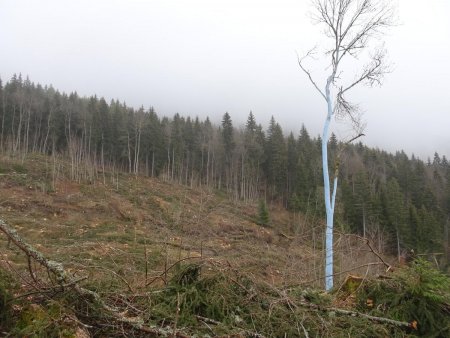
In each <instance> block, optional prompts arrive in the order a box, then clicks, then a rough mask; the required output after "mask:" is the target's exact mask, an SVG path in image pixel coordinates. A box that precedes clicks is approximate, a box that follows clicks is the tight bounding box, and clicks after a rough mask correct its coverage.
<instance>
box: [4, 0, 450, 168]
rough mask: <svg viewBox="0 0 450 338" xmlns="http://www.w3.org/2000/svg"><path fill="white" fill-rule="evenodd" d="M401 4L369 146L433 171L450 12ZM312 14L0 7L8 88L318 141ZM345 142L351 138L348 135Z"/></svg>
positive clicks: (272, 9)
mask: <svg viewBox="0 0 450 338" xmlns="http://www.w3.org/2000/svg"><path fill="white" fill-rule="evenodd" d="M393 1H394V0H393ZM395 1H396V3H397V2H398V19H399V20H398V21H399V25H398V26H397V27H394V28H392V29H391V30H390V31H389V35H388V36H387V37H386V38H385V40H386V45H385V46H386V48H387V50H388V53H389V59H390V61H391V62H392V63H393V70H394V71H393V73H392V74H389V75H388V76H387V77H386V79H385V81H384V84H383V86H382V87H381V88H372V89H371V88H365V87H363V88H361V89H358V90H357V91H355V93H354V98H355V100H356V102H358V103H360V105H361V107H362V108H363V111H364V119H365V121H366V123H367V128H366V130H365V132H366V135H367V136H366V137H365V139H364V142H365V143H366V144H367V145H369V146H374V147H379V148H383V149H386V150H388V151H391V152H393V151H395V150H399V149H404V150H405V151H406V152H407V153H408V154H411V153H415V154H416V155H419V156H420V157H421V158H423V159H424V160H425V159H426V158H427V157H428V156H430V157H432V155H433V153H434V151H438V152H439V153H440V154H441V155H442V154H445V155H446V156H447V157H450V132H449V129H450V100H449V96H450V85H449V79H450V65H449V60H450V20H449V19H448V13H450V1H448V0H427V1H424V0H395ZM309 3H310V1H309V0H190V1H186V0H147V1H144V0H140V1H139V0H89V1H88V0H77V1H75V0H72V1H68V0H39V1H36V0H0V77H1V78H2V79H3V80H4V81H6V80H8V79H9V78H10V77H11V76H12V74H13V73H22V74H23V75H24V76H25V75H29V77H30V79H31V80H32V81H34V82H39V83H41V84H52V85H53V86H54V87H55V88H57V89H59V90H61V91H65V92H71V91H77V92H78V93H79V94H80V95H93V94H97V95H98V96H104V97H105V98H106V99H107V100H110V99H112V98H118V99H120V100H121V101H125V102H126V103H127V104H128V105H131V106H135V107H138V106H140V105H144V107H149V106H153V107H154V108H155V109H156V111H157V112H158V113H159V114H160V115H168V116H172V115H173V114H174V113H176V112H178V113H180V114H182V115H185V116H187V115H191V116H195V115H198V116H200V117H205V116H206V115H208V116H209V117H210V118H211V120H212V121H215V122H218V121H220V119H221V117H222V115H223V113H224V112H225V111H228V112H229V113H230V115H231V117H232V119H233V121H234V123H235V125H240V124H243V123H244V121H245V119H246V117H247V115H248V113H249V111H250V110H252V111H253V113H254V114H255V116H256V119H257V121H258V122H260V123H262V124H263V125H267V123H268V120H269V119H270V116H271V115H274V117H275V119H276V120H277V121H278V122H279V123H280V124H281V125H282V127H283V129H284V130H285V132H287V131H290V130H292V131H294V132H297V131H298V130H299V129H300V127H301V124H302V123H305V125H306V126H307V128H308V129H309V130H310V132H311V133H312V134H314V135H317V134H319V133H320V132H321V127H322V123H323V120H324V118H325V105H324V102H322V99H321V98H320V97H319V96H318V94H317V93H316V92H315V90H314V89H313V88H312V86H311V85H310V83H309V82H308V81H307V79H306V77H305V76H304V74H303V73H302V72H301V71H300V69H299V67H298V65H297V59H296V54H295V53H296V51H298V52H299V53H302V52H305V51H307V50H308V49H310V48H311V47H312V46H314V45H317V44H320V42H321V41H323V37H322V35H321V34H320V28H319V27H318V26H314V25H313V24H312V23H311V20H310V19H309V17H308V15H307V13H308V11H309V10H310V9H311V8H310V7H309ZM310 66H311V68H312V69H316V68H317V67H318V66H317V65H314V63H310ZM319 70H320V69H319ZM345 70H346V69H344V71H345ZM317 81H318V82H320V83H323V82H324V79H323V78H320V76H319V77H318V78H317ZM349 98H351V96H349ZM335 131H336V133H337V134H338V136H341V137H346V136H347V134H346V127H345V125H342V126H341V127H338V128H337V129H336V130H335Z"/></svg>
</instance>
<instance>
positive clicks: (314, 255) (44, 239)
mask: <svg viewBox="0 0 450 338" xmlns="http://www.w3.org/2000/svg"><path fill="white" fill-rule="evenodd" d="M54 165H55V161H54V159H52V158H50V157H45V156H42V155H32V156H29V157H28V158H27V159H26V160H25V161H24V162H22V161H18V160H13V159H10V158H7V157H4V158H2V159H1V161H0V169H1V170H0V175H1V176H0V195H1V196H2V197H1V200H0V215H1V219H3V220H5V221H6V222H7V223H8V224H10V225H11V226H13V227H14V228H15V229H16V230H17V231H18V233H19V235H20V236H22V238H24V239H25V240H26V241H27V242H28V243H30V244H31V245H32V246H34V247H35V248H36V249H37V250H39V251H40V252H41V253H43V254H44V255H45V256H46V257H48V258H49V259H53V260H55V261H57V262H61V263H63V264H64V267H65V270H66V271H67V272H68V273H69V274H70V275H71V276H73V278H75V279H77V278H80V277H81V276H83V281H84V282H83V283H84V284H85V285H86V287H88V288H90V289H93V290H96V291H97V292H99V293H100V294H101V295H102V296H103V297H104V298H105V299H108V301H109V302H112V303H113V304H114V305H115V306H119V307H120V306H121V305H124V304H127V305H126V306H125V309H126V311H128V312H130V313H134V315H136V316H137V315H140V316H144V317H145V318H147V316H145V315H144V314H145V312H141V311H142V309H145V308H151V309H152V313H151V315H150V317H149V318H148V320H150V321H152V323H153V325H156V326H157V327H162V328H164V327H165V326H167V325H169V327H171V328H172V329H173V332H176V326H177V322H178V321H180V323H182V324H183V325H185V326H186V325H188V326H192V327H191V328H186V329H185V330H184V332H190V333H191V334H193V333H195V332H196V330H200V329H199V328H194V324H193V323H191V322H190V321H192V317H190V316H192V313H196V314H202V315H205V314H208V315H209V316H210V317H213V318H210V319H211V320H212V321H211V322H210V323H209V325H210V326H211V323H213V324H214V323H215V322H214V321H215V320H220V321H221V322H223V323H221V324H220V325H219V324H218V322H217V323H215V324H214V325H217V326H218V327H219V329H217V331H214V330H213V335H219V333H220V334H229V333H233V332H234V333H235V332H237V331H236V330H235V329H236V327H241V328H242V327H243V328H245V330H244V329H243V331H242V330H241V331H239V332H240V333H239V334H241V336H245V335H247V334H245V335H243V333H242V332H244V333H245V332H247V333H248V332H250V331H252V332H265V334H266V335H267V336H278V335H279V334H281V333H280V332H285V333H286V332H291V331H289V330H293V328H292V323H290V324H289V321H288V322H287V323H285V324H286V325H287V326H283V327H279V328H277V326H279V325H280V324H279V323H280V322H279V321H278V320H282V319H283V316H292V315H294V317H293V318H291V319H290V320H295V321H297V326H296V327H295V330H294V331H292V332H296V334H297V333H298V335H307V334H305V332H308V331H307V330H309V332H316V334H319V335H323V334H325V336H326V335H330V336H335V334H336V332H340V334H344V333H345V334H346V332H351V330H354V329H355V328H354V327H352V325H356V327H357V326H361V327H364V326H365V324H364V321H362V322H361V321H359V322H358V321H356V320H354V319H351V320H350V321H352V322H351V323H350V322H347V320H349V319H340V322H339V323H340V325H341V324H342V325H343V327H340V328H339V330H338V331H335V328H334V323H333V320H331V321H330V319H329V317H328V316H329V314H327V313H325V316H326V318H328V319H326V320H327V321H328V322H324V323H323V324H318V323H317V318H319V321H323V319H320V318H321V317H317V316H316V317H317V318H316V319H314V320H313V319H311V321H312V322H311V323H310V324H311V325H313V327H308V329H304V330H305V331H303V329H302V325H300V324H301V323H303V322H301V323H300V322H299V321H298V320H299V319H298V317H297V316H299V315H300V314H302V315H303V316H307V315H306V313H305V312H301V311H300V312H299V313H297V310H295V309H297V307H298V305H296V304H295V301H294V300H292V302H293V303H292V304H291V303H290V302H291V300H290V297H293V298H292V299H295V297H300V298H301V299H303V300H304V299H305V297H306V299H308V300H314V303H313V305H311V306H312V307H313V310H314V311H317V310H318V308H317V306H322V305H323V304H328V305H330V306H331V305H339V306H344V307H350V308H351V307H353V306H354V305H355V304H356V303H355V302H356V300H355V298H354V296H352V295H351V294H352V292H351V293H350V296H351V297H350V298H348V296H349V295H347V296H345V297H340V298H339V297H338V298H336V299H334V300H333V299H331V298H327V297H328V296H324V295H321V294H320V293H318V292H316V291H300V290H307V287H319V288H321V285H322V273H323V272H322V271H323V263H322V257H323V250H322V236H323V224H322V221H321V219H320V217H318V216H317V215H315V213H314V212H312V211H311V212H310V214H306V215H302V214H294V213H289V212H287V211H286V210H284V209H283V208H281V207H280V208H278V207H277V206H271V207H270V208H269V209H270V210H269V214H270V219H271V221H270V225H268V226H262V225H259V224H258V207H257V203H256V202H254V203H237V202H235V201H233V200H231V199H229V198H227V196H226V195H225V194H224V193H222V192H220V191H213V190H209V189H200V188H195V189H191V188H188V187H186V186H181V185H177V184H173V183H168V182H163V181H161V180H158V179H152V178H146V177H136V176H133V175H125V174H119V175H105V176H104V179H99V180H98V181H95V182H91V183H86V182H83V183H81V182H79V183H77V182H73V181H70V180H68V179H66V178H65V175H64V173H65V171H66V169H65V168H69V167H70V166H69V165H67V166H65V163H64V160H61V159H60V160H59V162H58V166H60V170H59V172H60V174H59V175H58V177H55V175H54V174H53V173H54V172H55V171H54V168H53V166H54ZM336 237H337V250H336V252H337V254H336V269H337V279H338V280H340V281H343V280H344V279H345V278H346V276H347V272H352V273H353V274H358V273H359V274H360V275H362V276H366V277H367V276H368V275H374V274H376V273H383V272H384V271H385V268H384V267H383V264H381V262H380V260H379V259H378V258H377V257H376V256H375V255H374V254H373V253H372V252H370V250H369V249H368V247H367V246H366V244H365V242H364V241H361V240H360V239H359V238H357V237H355V236H351V235H344V234H340V233H336ZM0 241H1V242H3V243H0V244H1V246H2V247H3V248H6V249H2V250H1V254H2V258H1V268H2V271H5V272H2V276H3V277H2V278H3V279H4V280H7V279H8V278H12V279H13V280H15V281H16V283H18V284H14V283H12V284H10V285H16V286H15V288H14V290H13V291H3V287H1V285H0V290H2V294H3V293H4V292H6V293H5V295H6V294H8V292H9V293H11V292H12V293H13V294H14V295H16V296H17V295H23V294H25V295H27V294H29V295H30V296H28V297H26V298H25V299H26V300H27V302H28V303H25V304H23V303H18V304H16V305H14V306H13V307H12V308H8V311H9V312H8V311H6V309H7V307H6V306H5V307H3V305H2V307H1V312H2V316H1V317H8V316H9V317H8V318H15V319H14V321H16V323H19V324H18V325H19V326H20V325H22V324H23V327H22V328H21V329H20V327H19V328H16V329H15V330H16V331H15V332H16V333H13V336H16V335H17V332H21V333H22V334H23V335H24V336H26V335H27V334H31V333H34V334H37V336H49V337H53V336H61V335H62V333H61V332H63V331H64V330H65V331H64V332H66V333H67V335H66V336H74V334H75V333H74V332H78V333H77V334H75V336H77V337H84V336H83V334H84V335H85V336H89V335H94V336H100V337H105V336H111V335H116V334H117V332H118V331H117V330H118V327H117V326H114V325H112V326H111V327H106V326H105V324H101V322H102V320H104V318H103V317H102V316H100V315H98V314H93V317H92V318H91V319H89V318H90V317H89V316H91V315H89V316H87V317H86V318H82V315H80V312H81V313H86V311H93V310H92V309H91V310H86V309H88V308H89V307H88V308H84V307H83V306H82V305H80V304H79V303H75V304H74V303H73V302H74V299H73V298H72V296H70V295H69V296H67V295H65V294H64V293H62V294H61V293H60V292H56V293H55V294H53V293H51V295H50V296H48V294H47V293H46V292H48V290H53V288H52V286H51V285H52V283H53V285H54V283H55V280H54V279H52V278H51V277H50V278H48V276H47V271H45V269H42V267H39V265H38V264H36V263H33V262H31V263H29V262H27V260H26V257H25V256H24V255H23V253H21V252H20V251H19V250H18V249H17V248H15V247H14V246H11V245H9V244H8V243H7V239H6V237H5V236H0ZM384 259H385V260H386V261H390V260H392V259H389V257H388V258H384ZM185 267H187V270H183V269H185ZM358 267H359V268H358ZM189 269H191V270H189ZM27 270H28V271H27ZM186 271H188V273H187V272H186ZM199 271H201V276H202V277H201V278H200V277H199V276H198V275H197V272H199ZM180 273H181V276H182V277H180ZM186 273H187V274H186ZM190 273H194V275H193V277H192V278H193V279H192V280H191V279H189V278H191V277H189V278H188V281H189V282H186V277H185V276H189V274H190ZM177 276H178V277H177ZM183 276H184V277H183ZM230 276H231V277H230ZM233 276H234V277H233ZM85 278H87V279H86V280H84V279H85ZM177 278H178V279H177ZM8 280H9V279H8ZM174 281H175V282H174ZM177 281H178V282H177ZM173 283H175V284H173ZM177 283H178V284H177ZM205 283H206V284H205ZM230 283H231V284H230ZM174 285H176V287H175V286H174ZM192 285H195V287H193V286H192ZM231 285H238V286H239V288H241V289H242V288H243V289H244V290H245V291H246V294H243V295H240V294H236V292H235V291H236V290H234V289H233V290H231V289H229V288H230V287H231ZM339 285H340V288H344V289H345V288H346V287H347V283H344V284H340V283H339ZM161 288H162V289H161ZM186 288H187V289H186ZM358 289H359V288H358ZM43 290H46V291H45V292H44V291H43ZM155 290H156V291H155ZM161 290H166V291H161ZM174 290H176V291H174ZM189 290H190V291H189ZM193 290H195V292H194V291H193ZM199 290H200V291H201V290H203V291H202V292H206V293H208V292H214V297H213V298H208V297H206V296H205V297H206V300H205V301H204V303H201V304H203V305H202V306H203V308H202V307H198V306H197V305H198V304H197V303H196V302H197V301H198V297H200V298H201V297H203V296H204V294H203V293H200V291H199ZM249 290H253V291H249ZM279 290H291V291H292V290H293V292H294V293H293V295H289V296H288V295H287V294H286V293H279V292H281V291H279ZM241 291H242V290H241ZM52 292H53V291H52ZM160 292H168V293H167V294H166V296H164V300H162V299H160V298H158V296H149V295H153V294H156V295H158V294H159V293H160ZM174 292H175V293H174ZM192 292H194V294H192ZM283 292H284V291H283ZM247 293H249V294H247ZM143 294H145V295H147V296H146V297H149V298H148V299H147V298H146V299H147V301H146V302H144V303H142V300H139V297H141V296H138V295H143ZM180 295H182V296H180ZM252 295H253V296H252ZM283 295H284V296H283ZM10 296H11V295H10ZM10 296H8V297H10ZM194 296H195V297H194ZM8 297H6V296H5V298H4V299H7V298H8ZM61 297H62V299H61ZM180 297H181V298H180ZM183 297H184V298H183ZM189 297H194V298H192V299H191V298H189ZM211 297H212V296H211ZM217 297H219V298H220V299H223V301H220V302H218V303H217V304H216V302H217V299H218V298H217ZM19 298H20V299H22V297H19ZM283 299H284V300H283ZM56 300H57V301H56ZM188 300H189V301H190V302H191V303H192V304H197V305H196V306H193V307H192V308H188V305H187V304H188ZM77 301H78V302H79V301H80V300H77ZM167 302H168V303H167ZM180 302H184V303H183V304H186V305H183V306H181V305H180ZM233 302H234V303H233ZM267 302H269V303H267ZM191 303H189V304H191ZM5 304H8V303H7V302H6V303H5ZM27 304H28V305H27ZM30 304H31V305H30ZM33 304H34V305H33ZM131 304H134V305H131ZM205 304H209V305H205ZM218 304H219V305H218ZM30 306H31V307H30ZM55 306H56V308H57V309H55ZM80 306H81V309H80ZM84 306H85V307H86V306H87V305H86V304H85V305H84ZM180 306H181V310H177V309H180ZM205 306H206V308H205ZM209 306H211V307H212V308H213V310H211V308H210V307H209ZM230 306H232V307H233V309H235V310H233V311H234V312H233V314H231V313H230V311H231V310H229V307H230ZM247 306H248V307H249V308H248V309H247V308H246V309H244V308H243V307H247ZM286 306H287V307H286ZM238 308H239V309H241V310H242V311H244V312H245V311H250V315H249V316H250V317H248V316H247V315H245V314H244V313H238V312H235V311H238V310H236V309H238ZM294 308H295V309H294ZM187 309H189V311H191V310H192V312H189V311H188V310H187ZM193 309H194V310H193ZM202 309H203V310H202ZM241 310H239V311H241ZM294 310H295V311H294ZM52 311H56V313H58V315H57V316H56V318H57V319H55V317H54V316H55V315H54V314H52V313H53V312H52ZM180 311H181V312H180ZM183 311H188V312H186V313H185V312H183ZM258 311H260V312H261V313H259V312H258ZM272 311H274V312H273V313H274V318H275V319H276V318H278V319H276V320H275V321H274V322H272V321H271V320H272V319H271V316H272ZM286 311H287V312H286ZM302 311H303V310H302ZM7 312H8V313H9V315H8V316H6V315H5V313H7ZM67 312H68V313H70V314H71V315H70V316H69V315H67ZM253 312H255V313H254V316H255V317H252V316H253V315H252V314H251V313H253ZM61 313H63V314H65V315H64V316H66V317H67V318H69V317H70V318H69V319H68V320H67V321H68V322H69V324H67V323H66V322H65V321H64V320H63V319H61V318H62V317H61V316H62V315H61ZM266 315H269V317H268V318H266V317H265V316H266ZM334 315H335V314H333V316H334ZM48 316H49V317H48ZM64 316H63V317H64ZM167 316H169V317H168V318H166V317H167ZM230 316H232V317H233V318H234V319H235V321H234V322H233V323H230V322H229V318H230ZM258 316H259V317H258ZM308 316H309V315H308ZM66 317H64V318H66ZM214 317H215V318H214ZM241 317H242V318H241ZM305 318H306V317H305ZM344 318H345V317H344ZM37 319H39V320H40V321H41V322H42V323H43V324H42V326H43V328H42V327H40V328H39V329H36V326H35V325H34V324H33V325H31V324H30V323H31V322H33V323H36V322H39V320H37ZM166 320H167V322H166ZM249 320H250V321H253V320H254V321H259V323H260V324H258V325H261V327H254V329H253V330H250V331H248V330H249V327H248V321H249ZM107 321H111V319H108V320H107ZM161 321H162V322H161ZM241 321H242V323H241ZM341 321H343V322H341ZM0 322H1V321H0ZM82 322H84V323H87V324H85V325H81V324H80V323H82ZM20 323H22V324H20ZM49 323H50V324H49ZM262 323H266V324H264V325H267V326H264V325H263V324H262ZM299 323H300V324H299ZM66 324H67V325H66ZM222 324H223V325H222ZM238 324H239V325H238ZM2 325H4V326H5V327H11V325H12V324H11V322H10V321H9V322H8V320H6V319H5V321H4V324H2ZM30 325H31V326H30ZM320 325H322V327H320ZM13 326H14V325H13ZM27 327H30V328H32V330H35V331H33V332H31V333H30V332H28V331H26V330H27V329H26V328H27ZM120 327H121V328H122V330H125V329H127V328H126V327H125V328H124V327H123V326H120ZM174 327H175V328H174ZM207 327H208V325H206V326H205V325H203V328H202V329H201V330H200V331H201V332H203V333H204V334H207V332H208V329H207ZM48 328H52V329H51V330H50V331H48V330H47V329H48ZM61 328H63V329H61ZM128 329H129V328H128ZM278 329H279V330H281V331H277V330H278ZM21 330H22V331H21ZM36 330H37V331H36ZM39 330H40V331H39ZM46 330H47V331H46ZM80 330H81V331H80ZM205 330H206V331H205ZM246 330H247V331H246ZM283 330H284V331H283ZM349 330H350V331H349ZM373 330H374V331H373V332H378V333H379V332H386V334H388V333H389V332H390V333H392V332H396V335H398V336H402V335H403V332H404V330H402V329H399V331H398V332H397V331H396V330H397V329H395V327H394V329H393V328H390V327H389V328H386V329H385V328H384V327H383V325H380V326H376V327H374V328H373ZM383 330H384V331H383ZM392 330H394V331H392ZM200 331H199V332H200ZM210 331H211V330H210ZM5 332H6V331H5ZM36 332H38V333H36ZM80 332H81V333H80ZM205 332H206V333H205ZM301 332H303V333H301ZM371 332H372V331H371ZM160 333H161V332H160ZM210 333H211V332H210ZM390 333H389V334H390ZM139 334H140V333H139V332H135V331H130V332H129V333H126V334H125V333H124V336H138V335H139ZM167 334H168V335H169V333H167ZM62 336H64V335H62ZM179 336H182V335H179ZM238 336H239V335H237V336H236V337H238ZM248 336H251V335H250V334H249V335H248ZM254 336H255V337H256V335H254ZM261 336H262V335H261Z"/></svg>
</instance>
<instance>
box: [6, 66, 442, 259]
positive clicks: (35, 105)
mask: <svg viewBox="0 0 450 338" xmlns="http://www.w3.org/2000/svg"><path fill="white" fill-rule="evenodd" d="M0 116H1V134H0V152H1V153H2V154H4V155H9V156H13V157H15V158H21V159H25V158H26V157H27V156H28V155H29V154H32V153H41V154H45V155H48V156H51V157H53V158H60V157H65V158H68V159H69V162H70V178H71V179H72V180H74V181H76V182H94V181H99V182H102V181H105V180H106V179H108V180H114V177H115V176H114V175H118V174H119V173H129V174H133V175H137V176H148V177H154V178H159V179H161V180H163V181H166V182H175V183H177V184H181V185H185V186H188V187H208V188H212V189H217V190H220V191H224V192H226V193H227V194H228V195H229V196H230V197H231V198H232V199H234V200H236V201H242V202H246V201H259V200H264V201H265V202H266V203H268V204H270V205H279V206H282V207H283V208H284V209H287V210H289V211H292V212H301V213H304V214H305V213H314V214H316V215H318V216H320V217H323V216H324V215H323V213H324V212H323V209H324V208H323V181H322V176H321V169H320V168H321V159H320V157H321V153H320V143H321V140H320V136H315V135H311V134H310V133H309V132H308V130H307V128H306V126H304V125H302V124H301V123H299V128H298V131H297V132H286V131H283V130H282V128H281V126H280V125H279V124H278V123H277V121H276V120H275V118H274V117H272V118H271V119H270V121H269V123H268V127H267V128H263V127H262V122H266V121H258V118H257V115H256V114H253V113H252V112H248V118H247V122H246V123H245V125H236V124H234V123H233V116H230V115H229V114H228V113H227V112H224V114H223V117H222V120H221V122H220V123H218V124H215V123H212V122H211V120H210V119H209V118H205V119H199V118H198V117H196V116H181V115H179V114H175V115H174V116H173V117H167V116H159V115H158V112H156V111H155V110H154V109H153V108H152V107H150V108H145V107H141V108H139V109H135V108H132V107H129V106H127V105H126V104H125V103H123V102H119V101H117V100H112V101H111V102H106V100H105V99H104V98H101V97H100V98H99V97H97V96H95V95H94V96H91V97H80V96H79V95H78V94H77V93H76V92H73V93H64V92H60V91H58V90H57V89H55V88H53V87H52V86H47V85H42V84H36V83H34V82H32V81H31V80H30V79H28V77H27V78H26V79H24V78H23V77H22V76H21V75H14V76H13V77H12V78H11V79H9V80H7V81H3V82H2V83H0ZM300 119H301V117H300ZM328 147H329V152H330V154H331V160H330V161H329V163H330V171H331V172H335V169H336V168H337V167H339V179H340V182H341V183H340V186H339V189H338V193H337V194H338V198H337V205H336V224H337V228H338V229H339V230H340V231H343V232H351V233H355V234H358V235H360V236H363V237H371V238H378V239H382V242H383V243H384V244H383V245H384V247H383V248H382V250H383V251H384V252H389V253H391V254H393V255H398V256H401V255H402V254H404V253H405V252H410V251H411V250H413V251H414V252H415V253H416V254H427V253H445V252H447V254H448V250H449V249H448V246H449V244H448V227H449V215H450V164H449V162H448V159H447V158H446V157H445V156H442V157H441V156H440V155H439V154H438V153H435V154H434V155H433V154H431V156H430V157H429V158H428V159H426V160H424V159H420V158H417V157H415V156H414V155H413V156H411V157H409V156H408V155H407V154H405V152H403V151H402V150H399V151H397V152H395V154H392V153H388V152H386V151H384V150H381V149H373V148H370V147H367V146H365V145H364V144H363V143H362V142H361V140H357V141H356V142H355V143H342V142H339V141H338V140H337V139H336V137H335V135H332V136H331V138H330V141H329V145H328ZM55 171H57V169H56V168H55ZM106 172H108V173H113V174H112V175H109V176H108V178H106V176H105V173H106Z"/></svg>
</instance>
